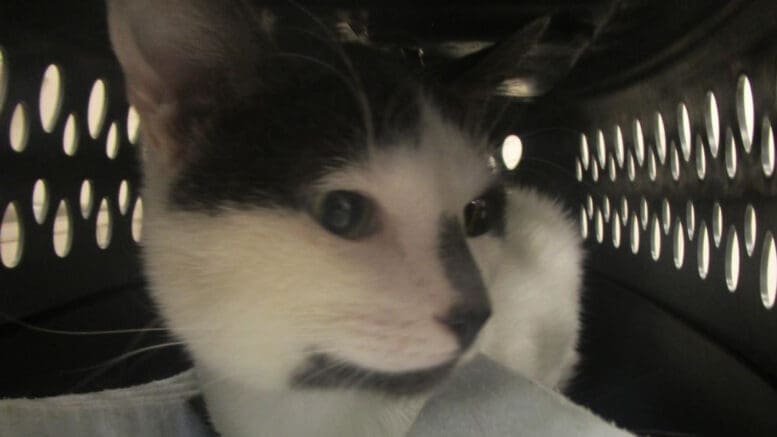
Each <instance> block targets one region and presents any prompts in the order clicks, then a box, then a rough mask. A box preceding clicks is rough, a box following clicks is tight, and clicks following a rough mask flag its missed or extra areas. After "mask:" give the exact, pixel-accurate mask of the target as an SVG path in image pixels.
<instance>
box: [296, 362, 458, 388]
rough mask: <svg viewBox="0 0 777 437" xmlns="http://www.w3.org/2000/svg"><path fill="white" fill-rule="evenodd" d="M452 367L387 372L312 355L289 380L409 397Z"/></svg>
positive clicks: (310, 385) (304, 385) (301, 384)
mask: <svg viewBox="0 0 777 437" xmlns="http://www.w3.org/2000/svg"><path fill="white" fill-rule="evenodd" d="M454 365H455V362H448V363H445V364H442V365H439V366H435V367H431V368H428V369H424V370H416V371H410V372H401V373H389V372H381V371H377V370H370V369H365V368H363V367H360V366H358V365H355V364H350V363H347V362H344V361H342V360H337V359H334V358H332V357H330V356H329V355H326V354H315V355H313V356H311V357H310V358H309V359H308V361H307V363H306V364H305V365H304V366H303V367H302V368H301V369H300V370H299V371H298V372H297V373H296V374H295V375H294V376H293V377H292V381H291V385H292V387H295V388H305V389H351V388H357V389H361V390H369V391H376V392H381V393H384V394H388V395H392V396H409V395H414V394H419V393H422V392H425V391H427V390H430V389H431V388H433V387H434V386H436V385H437V384H438V383H439V382H440V381H442V380H443V379H445V378H446V377H447V376H448V374H449V373H450V371H451V370H452V369H453V367H454Z"/></svg>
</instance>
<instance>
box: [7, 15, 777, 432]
mask: <svg viewBox="0 0 777 437" xmlns="http://www.w3.org/2000/svg"><path fill="white" fill-rule="evenodd" d="M279 3H283V2H279ZM308 7H309V8H310V9H311V10H312V12H314V13H322V14H324V13H328V12H331V11H333V10H338V11H339V15H338V16H340V17H343V20H345V22H347V23H348V24H349V26H350V30H351V32H353V33H354V34H358V35H368V36H369V38H370V41H371V42H372V43H373V44H376V45H381V46H385V47H392V48H395V49H401V50H403V51H404V52H405V53H407V54H409V57H413V56H415V57H417V59H416V61H418V62H433V61H435V60H440V59H448V58H461V57H464V56H471V55H472V54H473V53H476V52H478V51H479V50H488V49H489V47H491V46H492V45H493V44H494V43H497V42H499V41H502V40H504V39H506V38H507V37H508V36H510V35H512V34H514V33H515V32H517V31H519V30H520V29H522V28H523V27H524V26H525V25H526V24H527V23H530V22H532V21H533V20H535V19H537V18H539V17H545V18H546V20H547V21H545V25H544V27H543V28H542V29H541V30H542V31H541V32H540V33H538V34H537V35H536V40H534V41H533V45H532V46H531V48H530V49H529V50H528V51H527V52H526V53H523V54H522V56H521V57H520V58H518V59H516V61H515V62H514V65H512V66H511V67H510V68H511V69H512V72H513V75H512V78H511V79H510V80H509V81H507V82H506V83H505V86H504V87H503V88H502V93H501V95H500V96H496V97H494V103H495V105H496V106H499V107H504V108H506V109H505V110H504V111H499V112H497V113H496V115H495V116H494V117H495V118H494V126H495V129H494V132H495V134H494V135H495V136H494V138H495V139H498V141H497V142H498V143H499V144H500V145H501V143H502V141H501V140H502V139H504V138H507V139H506V140H505V141H504V145H503V146H502V147H503V149H502V150H503V151H504V152H505V155H506V156H505V158H509V159H506V160H501V158H502V155H500V154H499V153H498V152H499V150H498V149H497V150H495V151H496V153H495V157H496V158H497V159H498V160H500V161H499V162H500V164H499V165H501V166H503V167H508V168H505V170H507V171H511V173H512V177H513V179H514V180H515V181H516V182H518V183H523V184H529V185H535V186H539V187H540V188H541V189H543V190H544V191H546V192H548V193H551V194H552V195H555V196H557V197H560V198H562V199H563V200H564V201H565V202H567V204H568V205H569V208H570V211H571V214H572V215H573V216H574V217H575V218H576V219H577V222H578V226H579V229H580V233H581V236H582V238H583V239H584V241H585V246H586V249H587V251H588V256H587V264H586V280H585V290H584V294H583V298H582V299H583V311H582V316H581V317H582V321H583V331H582V341H581V344H580V352H581V355H582V361H581V363H580V366H579V371H578V373H577V376H576V378H575V380H574V381H573V383H572V384H571V387H570V388H569V390H568V394H569V396H570V397H571V398H572V399H573V400H574V401H576V402H577V403H580V404H582V405H584V406H587V407H589V408H591V409H592V410H593V411H594V412H596V413H597V414H599V415H601V416H602V417H603V418H605V419H608V420H612V421H615V422H616V423H617V424H618V425H620V426H622V427H624V428H626V429H629V430H632V431H634V432H636V433H638V434H648V435H673V436H674V435H746V434H747V435H777V410H776V408H777V309H775V308H774V306H775V292H776V291H777V248H775V241H774V240H775V233H776V232H777V203H775V199H776V198H777V177H775V175H774V173H775V134H774V130H775V128H777V3H774V2H772V1H768V0H731V1H723V0H704V1H702V0H692V1H686V2H669V1H645V0H599V1H590V2H564V1H560V0H559V1H555V0H554V1H548V2H530V1H519V2H504V1H499V2H489V3H488V4H485V5H484V4H477V3H476V2H467V1H458V0H456V1H452V2H427V3H423V4H421V3H418V2H413V3H410V2H403V1H399V2H392V4H391V5H385V4H381V3H380V2H365V3H364V4H357V3H355V2H348V1H342V0H340V1H337V2H335V1H324V2H315V3H311V4H310V5H308ZM137 139H138V119H137V114H136V113H135V112H134V111H133V110H132V109H131V108H130V107H129V106H128V105H127V103H126V100H125V97H124V93H123V82H122V78H121V75H120V70H119V68H118V65H117V63H116V61H115V58H114V56H113V54H112V52H111V48H110V44H109V42H108V37H107V30H106V24H105V6H104V5H103V3H102V1H96V0H89V1H71V2H61V1H60V2H54V1H38V0H28V1H14V0H10V1H8V0H6V1H4V2H3V3H2V4H0V220H2V221H1V222H0V261H2V262H1V265H0V311H1V312H2V316H3V319H2V321H0V348H2V350H3V354H2V359H1V360H0V363H1V364H0V366H1V367H0V368H2V370H3V371H2V373H1V374H0V397H39V396H51V395H57V394H62V393H74V392H76V393H83V392H89V391H94V390H98V389H105V388H116V387H125V386H129V385H134V384H139V383H143V382H148V381H151V380H155V379H159V378H163V377H168V376H171V375H174V374H177V373H179V372H181V371H183V370H185V369H186V368H188V366H189V364H188V362H187V360H186V358H185V355H184V354H183V353H182V352H181V351H180V349H177V348H175V347H160V346H159V345H165V344H166V343H167V342H170V341H171V340H170V339H169V338H168V337H167V336H166V335H165V333H164V331H162V330H161V328H160V326H161V325H160V323H159V320H158V319H157V317H156V315H155V313H154V309H153V306H152V305H151V304H150V302H149V300H148V298H147V297H146V295H145V286H144V281H143V277H142V274H141V271H140V263H139V249H138V242H141V241H142V238H143V236H142V232H141V231H142V227H141V223H142V218H143V200H142V198H141V197H140V196H139V195H138V192H139V184H140V177H139V171H138V163H139V158H138V154H139V153H141V148H140V146H139V145H138V143H137ZM518 161H520V163H519V162H518ZM516 165H517V168H516V169H515V170H513V169H512V167H515V166H516ZM137 328H149V329H148V330H147V331H146V332H143V333H140V334H138V333H137V332H135V331H133V330H136V329H137ZM117 329H118V330H121V329H126V330H128V332H126V333H123V334H122V333H118V334H116V333H113V334H105V335H95V334H93V333H94V331H108V330H117ZM79 331H80V332H83V333H84V334H83V335H73V334H72V333H73V332H79ZM130 331H132V332H130ZM68 333H70V334H68ZM131 351H132V352H131ZM128 352H129V353H128ZM117 357H121V358H120V359H117Z"/></svg>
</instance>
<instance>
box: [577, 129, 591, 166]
mask: <svg viewBox="0 0 777 437" xmlns="http://www.w3.org/2000/svg"><path fill="white" fill-rule="evenodd" d="M590 162H591V153H590V151H589V150H588V138H586V136H585V134H580V163H581V164H583V170H588V165H589V164H590Z"/></svg>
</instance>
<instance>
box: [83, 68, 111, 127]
mask: <svg viewBox="0 0 777 437" xmlns="http://www.w3.org/2000/svg"><path fill="white" fill-rule="evenodd" d="M106 98H107V95H106V90H105V82H103V80H102V79H98V80H97V81H95V83H94V85H92V91H91V93H89V104H88V107H87V126H88V128H89V135H90V136H91V137H92V138H93V139H95V140H96V139H97V137H99V136H100V132H101V131H102V129H103V124H105V115H106V114H107V112H108V103H107V102H106Z"/></svg>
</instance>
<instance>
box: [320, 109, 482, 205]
mask: <svg viewBox="0 0 777 437" xmlns="http://www.w3.org/2000/svg"><path fill="white" fill-rule="evenodd" d="M494 182H495V175H494V174H493V172H492V170H491V168H490V167H489V166H488V158H487V155H486V148H485V147H484V146H483V145H482V144H480V140H479V139H478V138H474V137H471V136H469V135H468V134H467V133H465V132H463V131H462V130H461V128H460V127H459V126H457V125H455V124H454V123H452V122H450V121H449V120H446V119H445V118H444V117H442V116H441V115H440V114H439V112H438V111H437V110H436V108H434V107H433V106H432V105H431V104H430V103H429V102H427V101H422V103H421V111H420V119H419V123H418V131H417V134H416V135H415V136H413V137H404V138H400V139H393V140H391V142H390V143H389V144H380V145H378V146H377V147H374V148H373V149H372V150H371V151H370V152H369V153H367V154H366V155H365V156H364V158H363V159H362V160H360V161H359V162H357V163H354V164H353V165H348V166H344V167H342V168H338V169H335V170H333V171H331V173H329V174H327V175H325V176H324V177H323V178H322V179H321V183H320V184H319V186H318V188H319V190H332V189H353V190H361V191H366V192H368V193H370V194H372V195H374V196H376V197H377V198H378V200H379V201H382V202H384V203H388V204H390V206H404V207H417V206H423V207H424V208H425V209H430V210H431V209H435V210H439V209H446V208H448V207H454V208H459V207H460V206H461V204H462V202H466V201H468V200H470V199H472V198H473V197H475V196H477V195H478V194H481V193H482V192H483V191H484V190H485V189H486V188H488V187H489V186H491V185H492V184H493V183H494ZM421 199H423V200H422V201H423V203H424V204H423V205H413V204H412V203H413V202H419V201H421Z"/></svg>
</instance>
